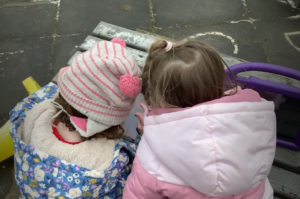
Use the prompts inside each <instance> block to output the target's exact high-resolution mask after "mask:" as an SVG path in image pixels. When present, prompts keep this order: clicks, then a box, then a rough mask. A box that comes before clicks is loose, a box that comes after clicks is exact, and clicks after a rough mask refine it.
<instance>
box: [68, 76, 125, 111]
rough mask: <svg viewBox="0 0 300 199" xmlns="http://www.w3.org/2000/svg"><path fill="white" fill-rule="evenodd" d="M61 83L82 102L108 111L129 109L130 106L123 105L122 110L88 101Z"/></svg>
mask: <svg viewBox="0 0 300 199" xmlns="http://www.w3.org/2000/svg"><path fill="white" fill-rule="evenodd" d="M62 84H63V85H64V87H65V88H66V89H67V91H68V92H70V93H71V94H72V95H73V96H74V97H75V98H77V99H79V100H81V101H84V102H86V103H88V104H90V105H93V106H97V107H99V108H103V109H107V110H110V111H119V112H122V111H128V110H130V108H127V107H125V108H124V109H123V110H120V109H116V108H111V107H106V106H103V105H101V104H97V103H95V102H93V101H89V100H87V99H84V98H82V97H80V96H78V95H75V94H74V93H73V92H72V91H71V90H70V89H69V88H68V87H67V85H66V84H65V83H64V82H62Z"/></svg>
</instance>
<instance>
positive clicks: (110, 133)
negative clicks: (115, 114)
mask: <svg viewBox="0 0 300 199" xmlns="http://www.w3.org/2000/svg"><path fill="white" fill-rule="evenodd" d="M54 101H55V102H56V103H58V104H60V105H61V106H62V107H63V108H64V109H65V111H66V112H67V113H68V114H69V115H72V116H75V117H80V118H87V116H85V115H84V114H82V113H80V112H79V111H77V110H76V109H75V108H73V107H72V106H71V105H70V104H69V103H68V102H67V101H66V100H65V99H64V98H63V97H62V96H61V94H59V96H58V97H57V98H56V99H55V100H54ZM68 114H66V113H65V112H62V113H60V114H59V115H58V116H57V118H56V119H57V121H59V122H61V123H63V124H65V125H66V126H67V127H68V128H69V130H70V131H76V129H75V127H74V126H73V124H72V123H71V121H70V117H69V116H68ZM123 133H124V129H123V128H122V127H121V126H120V125H118V126H112V127H110V128H109V129H106V130H105V131H102V132H99V133H97V134H95V135H94V136H92V137H90V138H93V137H103V138H107V139H119V138H121V137H122V135H123ZM90 138H89V139H90Z"/></svg>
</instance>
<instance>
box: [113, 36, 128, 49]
mask: <svg viewBox="0 0 300 199" xmlns="http://www.w3.org/2000/svg"><path fill="white" fill-rule="evenodd" d="M111 42H113V43H118V44H120V45H121V46H123V47H124V48H126V42H125V41H124V40H123V39H121V38H114V39H113V40H111Z"/></svg>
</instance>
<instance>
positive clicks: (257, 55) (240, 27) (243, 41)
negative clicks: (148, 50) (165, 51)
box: [157, 22, 266, 62]
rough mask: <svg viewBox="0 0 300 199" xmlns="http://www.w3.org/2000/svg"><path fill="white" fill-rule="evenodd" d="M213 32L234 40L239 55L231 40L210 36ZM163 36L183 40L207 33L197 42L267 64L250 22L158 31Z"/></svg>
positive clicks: (227, 53) (224, 52) (198, 38)
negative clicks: (235, 51)
mask: <svg viewBox="0 0 300 199" xmlns="http://www.w3.org/2000/svg"><path fill="white" fill-rule="evenodd" d="M213 32H219V33H223V34H224V35H227V36H230V37H232V38H233V39H234V43H235V44H237V46H238V53H237V54H234V46H233V43H232V42H231V40H229V39H228V38H226V37H224V36H218V35H210V34H213ZM157 33H158V34H160V35H163V36H167V37H170V38H174V39H177V40H182V39H185V38H188V37H189V36H193V35H196V34H198V33H207V35H206V36H199V37H197V38H195V39H196V40H200V41H204V42H207V43H209V44H211V45H212V46H214V47H215V48H216V49H217V50H219V51H220V52H222V53H223V54H226V55H232V56H235V57H239V58H242V59H245V60H247V61H256V62H266V57H265V56H264V52H263V48H262V47H261V45H260V42H259V39H258V38H257V37H256V32H255V29H254V28H253V26H252V25H251V24H250V23H248V22H241V23H235V24H223V25H199V26H195V27H188V28H163V29H160V30H157Z"/></svg>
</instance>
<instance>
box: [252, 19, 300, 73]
mask: <svg viewBox="0 0 300 199" xmlns="http://www.w3.org/2000/svg"><path fill="white" fill-rule="evenodd" d="M254 24H255V26H256V27H257V32H258V36H259V37H260V38H261V40H262V46H263V48H264V50H265V53H266V56H267V57H268V58H269V60H270V62H271V63H274V64H278V65H282V66H286V67H289V68H293V69H296V70H300V58H299V56H300V52H299V51H297V50H296V49H295V48H293V47H292V46H291V45H290V44H289V43H288V42H287V40H286V39H285V37H284V33H290V32H295V31H300V19H294V20H288V19H284V20H278V21H277V20H276V21H272V23H267V22H266V21H258V22H255V23H254ZM299 39H300V32H299V34H298V35H295V36H293V37H292V40H293V41H294V42H295V45H296V44H299ZM298 48H300V45H298Z"/></svg>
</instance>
